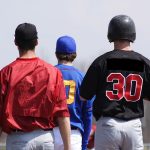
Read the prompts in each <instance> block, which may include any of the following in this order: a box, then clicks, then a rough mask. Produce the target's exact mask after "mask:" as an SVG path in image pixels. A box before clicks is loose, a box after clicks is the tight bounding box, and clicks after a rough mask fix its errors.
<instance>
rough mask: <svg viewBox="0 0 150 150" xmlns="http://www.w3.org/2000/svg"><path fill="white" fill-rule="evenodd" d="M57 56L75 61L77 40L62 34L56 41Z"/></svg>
mask: <svg viewBox="0 0 150 150" xmlns="http://www.w3.org/2000/svg"><path fill="white" fill-rule="evenodd" d="M56 56H57V58H58V59H59V60H66V61H71V62H72V61H73V60H74V59H75V57H76V42H75V40H74V39H73V38H72V37H70V36H61V37H59V38H58V39H57V42H56Z"/></svg>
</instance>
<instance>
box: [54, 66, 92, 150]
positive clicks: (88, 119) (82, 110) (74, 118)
mask: <svg viewBox="0 0 150 150" xmlns="http://www.w3.org/2000/svg"><path fill="white" fill-rule="evenodd" d="M56 67H57V68H58V69H59V70H60V71H61V72H62V75H63V78H64V84H65V88H66V95H67V104H68V108H69V112H70V123H71V126H73V127H77V128H78V129H80V131H81V134H82V150H85V149H86V145H87V143H88V137H89V134H90V130H91V124H92V100H91V101H86V102H83V101H81V100H80V92H79V89H80V85H81V82H82V80H83V77H84V74H83V73H82V72H81V71H79V70H78V69H76V68H75V67H73V66H68V65H63V64H58V65H56Z"/></svg>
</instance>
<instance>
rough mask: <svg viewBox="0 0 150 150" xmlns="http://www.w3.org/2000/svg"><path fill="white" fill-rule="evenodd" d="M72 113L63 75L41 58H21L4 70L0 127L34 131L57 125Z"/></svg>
mask: <svg viewBox="0 0 150 150" xmlns="http://www.w3.org/2000/svg"><path fill="white" fill-rule="evenodd" d="M64 116H66V117H67V116H69V112H68V108H67V104H66V94H65V88H64V83H63V79H62V75H61V73H60V71H59V70H58V69H57V68H55V67H53V66H52V65H50V64H48V63H46V62H44V61H43V60H41V59H39V58H31V59H26V58H17V59H16V60H15V61H14V62H12V63H11V64H9V65H8V66H6V67H4V68H3V69H2V70H1V73H0V126H2V129H3V131H4V132H6V133H9V132H11V131H12V130H13V129H20V130H23V131H32V130H34V129H36V128H42V129H47V128H53V127H54V126H55V123H54V120H55V118H56V117H64Z"/></svg>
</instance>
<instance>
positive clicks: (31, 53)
mask: <svg viewBox="0 0 150 150" xmlns="http://www.w3.org/2000/svg"><path fill="white" fill-rule="evenodd" d="M19 56H20V58H34V57H36V54H35V51H34V50H28V51H26V52H20V51H19Z"/></svg>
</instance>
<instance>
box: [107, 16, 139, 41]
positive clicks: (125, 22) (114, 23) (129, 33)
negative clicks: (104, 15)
mask: <svg viewBox="0 0 150 150" xmlns="http://www.w3.org/2000/svg"><path fill="white" fill-rule="evenodd" d="M107 37H108V40H109V42H114V41H116V40H128V41H130V42H134V40H135V38H136V31H135V24H134V22H133V20H132V19H131V18H130V17H129V16H126V15H118V16H115V17H113V18H112V19H111V21H110V23H109V26H108V35H107Z"/></svg>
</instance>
